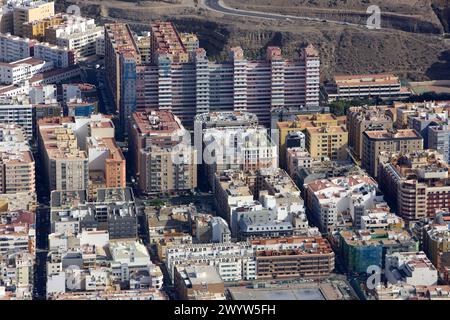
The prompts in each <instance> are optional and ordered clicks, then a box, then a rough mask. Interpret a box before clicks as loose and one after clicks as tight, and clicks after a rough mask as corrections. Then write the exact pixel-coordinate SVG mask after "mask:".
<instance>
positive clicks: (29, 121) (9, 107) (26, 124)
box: [0, 97, 33, 141]
mask: <svg viewBox="0 0 450 320" xmlns="http://www.w3.org/2000/svg"><path fill="white" fill-rule="evenodd" d="M0 123H8V124H16V125H19V126H20V127H22V129H23V130H24V132H25V135H26V137H27V139H28V140H30V141H31V140H32V139H33V107H32V105H31V104H30V103H29V101H28V100H21V97H13V98H0Z"/></svg>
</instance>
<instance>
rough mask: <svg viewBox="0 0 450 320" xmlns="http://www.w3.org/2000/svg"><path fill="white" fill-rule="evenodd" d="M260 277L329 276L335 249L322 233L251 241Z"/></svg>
mask: <svg viewBox="0 0 450 320" xmlns="http://www.w3.org/2000/svg"><path fill="white" fill-rule="evenodd" d="M250 243H251V245H252V247H253V248H254V250H255V255H256V266H257V268H256V269H257V277H258V279H289V278H292V279H295V278H312V279H317V278H319V279H320V278H326V277H328V276H329V275H330V273H331V272H333V270H334V252H333V250H332V249H331V245H330V243H329V242H328V241H327V240H326V239H325V238H322V237H287V238H277V239H259V240H252V241H250Z"/></svg>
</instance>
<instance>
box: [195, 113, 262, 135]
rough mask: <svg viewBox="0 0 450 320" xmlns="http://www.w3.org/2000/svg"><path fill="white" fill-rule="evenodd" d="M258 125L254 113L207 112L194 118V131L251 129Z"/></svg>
mask: <svg viewBox="0 0 450 320" xmlns="http://www.w3.org/2000/svg"><path fill="white" fill-rule="evenodd" d="M257 125H258V117H257V116H256V114H254V113H250V112H242V111H228V112H227V111H223V112H207V113H201V114H198V115H196V116H195V119H194V129H196V130H197V129H202V130H204V129H210V128H225V127H244V128H246V127H253V126H257Z"/></svg>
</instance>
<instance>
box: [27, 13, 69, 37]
mask: <svg viewBox="0 0 450 320" xmlns="http://www.w3.org/2000/svg"><path fill="white" fill-rule="evenodd" d="M64 16H65V15H64V14H62V13H57V14H55V15H53V16H49V17H44V18H41V19H39V20H34V21H30V22H26V23H24V24H23V37H24V38H29V39H36V40H38V41H46V40H45V33H46V30H47V28H49V27H51V26H54V25H60V24H62V23H63V22H64Z"/></svg>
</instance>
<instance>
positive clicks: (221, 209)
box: [213, 170, 263, 234]
mask: <svg viewBox="0 0 450 320" xmlns="http://www.w3.org/2000/svg"><path fill="white" fill-rule="evenodd" d="M248 179H249V177H248V176H247V175H246V174H245V173H244V172H243V171H237V170H227V171H223V172H221V173H216V174H215V180H214V188H213V190H214V197H215V201H216V204H217V208H218V215H220V216H221V217H222V218H224V219H225V221H227V222H228V224H229V225H230V227H231V230H232V233H233V234H236V232H237V231H236V229H237V228H236V227H235V226H237V223H238V219H237V212H238V211H242V210H243V209H244V208H247V210H252V209H254V210H262V209H263V207H262V204H261V203H259V202H258V201H256V200H255V197H256V196H254V194H253V192H252V190H251V189H250V185H251V184H250V183H249V181H248ZM250 179H252V180H255V179H256V177H255V178H250Z"/></svg>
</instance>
